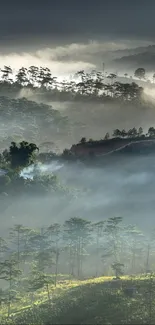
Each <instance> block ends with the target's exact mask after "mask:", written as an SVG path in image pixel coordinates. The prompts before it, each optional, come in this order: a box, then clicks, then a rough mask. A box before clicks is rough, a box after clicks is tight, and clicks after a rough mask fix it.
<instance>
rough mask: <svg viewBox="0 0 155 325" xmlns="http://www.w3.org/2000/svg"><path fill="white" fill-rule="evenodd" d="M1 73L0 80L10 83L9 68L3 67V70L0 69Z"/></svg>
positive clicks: (10, 72)
mask: <svg viewBox="0 0 155 325" xmlns="http://www.w3.org/2000/svg"><path fill="white" fill-rule="evenodd" d="M1 72H2V73H3V75H2V80H3V81H5V82H12V79H11V78H10V75H12V69H11V67H9V66H6V65H5V66H4V68H3V69H1Z"/></svg>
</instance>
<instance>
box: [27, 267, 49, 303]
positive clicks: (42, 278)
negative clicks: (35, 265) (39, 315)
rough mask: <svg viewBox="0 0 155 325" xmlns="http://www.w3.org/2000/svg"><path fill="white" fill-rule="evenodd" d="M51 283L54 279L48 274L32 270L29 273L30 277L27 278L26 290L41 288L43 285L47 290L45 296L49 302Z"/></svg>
mask: <svg viewBox="0 0 155 325" xmlns="http://www.w3.org/2000/svg"><path fill="white" fill-rule="evenodd" d="M51 284H54V281H53V279H52V277H51V276H50V275H47V274H45V273H42V272H40V271H37V270H34V271H32V273H31V279H30V280H29V286H28V291H36V290H39V289H43V288H44V287H45V288H46V290H47V298H48V301H49V303H50V301H51V298H50V289H49V285H51Z"/></svg>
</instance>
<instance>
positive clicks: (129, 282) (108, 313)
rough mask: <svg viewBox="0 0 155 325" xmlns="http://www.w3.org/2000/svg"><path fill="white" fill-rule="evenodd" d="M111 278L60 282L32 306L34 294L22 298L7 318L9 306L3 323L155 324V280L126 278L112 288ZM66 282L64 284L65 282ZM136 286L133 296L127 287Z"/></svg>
mask: <svg viewBox="0 0 155 325" xmlns="http://www.w3.org/2000/svg"><path fill="white" fill-rule="evenodd" d="M111 280H112V278H111V277H101V278H95V279H88V280H85V281H75V280H73V281H68V280H66V281H60V282H59V283H58V285H57V287H56V288H53V286H52V287H50V297H51V300H50V301H49V300H47V293H46V291H39V290H38V292H37V293H36V294H35V296H34V302H33V304H32V302H31V303H30V295H29V294H27V295H26V294H25V295H23V296H20V300H19V302H17V303H14V304H12V306H11V310H12V314H11V317H10V318H7V306H5V305H4V306H3V307H2V308H1V315H2V318H1V324H4V325H5V324H12V325H15V324H32V325H36V324H37V325H47V324H106V325H110V324H155V294H154V291H155V290H154V280H155V279H154V277H153V278H150V277H149V276H148V277H145V276H140V277H134V278H132V279H131V278H130V277H127V276H126V277H122V281H121V286H120V285H119V287H115V288H114V287H111V286H110V287H109V286H108V282H109V281H111ZM62 282H63V283H62ZM133 285H134V286H135V287H136V289H137V293H136V294H135V295H134V296H133V297H130V296H128V295H126V294H125V293H124V290H123V289H122V287H123V288H127V287H131V286H133Z"/></svg>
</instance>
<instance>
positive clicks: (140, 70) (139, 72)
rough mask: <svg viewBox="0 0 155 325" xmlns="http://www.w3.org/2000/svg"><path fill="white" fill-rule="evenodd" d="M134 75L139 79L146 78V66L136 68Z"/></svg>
mask: <svg viewBox="0 0 155 325" xmlns="http://www.w3.org/2000/svg"><path fill="white" fill-rule="evenodd" d="M134 76H135V77H136V78H139V79H145V69H144V68H138V69H136V70H135V73H134Z"/></svg>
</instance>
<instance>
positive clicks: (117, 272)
mask: <svg viewBox="0 0 155 325" xmlns="http://www.w3.org/2000/svg"><path fill="white" fill-rule="evenodd" d="M111 267H112V269H113V270H114V271H115V276H116V278H117V277H119V276H120V275H123V270H122V268H123V267H124V264H122V263H114V264H112V266H111Z"/></svg>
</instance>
